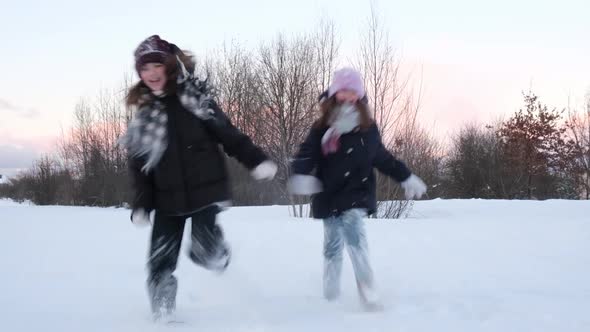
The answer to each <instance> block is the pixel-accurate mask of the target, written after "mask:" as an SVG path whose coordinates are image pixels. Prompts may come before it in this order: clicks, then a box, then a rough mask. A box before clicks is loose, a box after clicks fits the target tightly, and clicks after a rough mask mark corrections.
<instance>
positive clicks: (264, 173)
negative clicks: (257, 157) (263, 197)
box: [250, 160, 277, 180]
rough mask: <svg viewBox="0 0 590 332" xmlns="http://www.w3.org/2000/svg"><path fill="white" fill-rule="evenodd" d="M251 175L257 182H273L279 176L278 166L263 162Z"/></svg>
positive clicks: (267, 161) (268, 161) (270, 162)
mask: <svg viewBox="0 0 590 332" xmlns="http://www.w3.org/2000/svg"><path fill="white" fill-rule="evenodd" d="M250 174H251V175H252V177H253V178H254V179H256V180H272V179H273V178H274V177H275V174H277V164H275V163H274V162H272V161H270V160H266V161H263V162H261V163H260V165H258V166H256V168H254V169H253V170H252V172H251V173H250Z"/></svg>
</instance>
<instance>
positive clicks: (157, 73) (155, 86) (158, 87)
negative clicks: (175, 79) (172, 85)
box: [139, 62, 166, 92]
mask: <svg viewBox="0 0 590 332" xmlns="http://www.w3.org/2000/svg"><path fill="white" fill-rule="evenodd" d="M139 77H141V80H142V81H143V83H145V85H147V87H148V88H150V90H152V92H162V91H164V86H166V66H164V64H162V63H157V62H149V63H146V64H145V65H143V66H141V68H140V69H139Z"/></svg>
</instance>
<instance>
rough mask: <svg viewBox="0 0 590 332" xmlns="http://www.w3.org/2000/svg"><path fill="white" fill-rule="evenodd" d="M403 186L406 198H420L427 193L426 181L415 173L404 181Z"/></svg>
mask: <svg viewBox="0 0 590 332" xmlns="http://www.w3.org/2000/svg"><path fill="white" fill-rule="evenodd" d="M402 188H404V192H405V194H406V199H415V198H416V199H418V198H420V197H422V195H424V194H425V193H426V189H427V187H426V184H425V183H424V181H422V179H420V178H419V177H417V176H416V175H414V174H412V175H410V177H409V178H407V179H406V180H405V181H404V182H402Z"/></svg>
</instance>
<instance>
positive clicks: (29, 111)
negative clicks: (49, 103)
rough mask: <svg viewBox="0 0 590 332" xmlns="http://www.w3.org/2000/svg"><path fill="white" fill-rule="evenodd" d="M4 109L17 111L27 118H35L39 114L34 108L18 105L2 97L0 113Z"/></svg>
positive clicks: (0, 99)
mask: <svg viewBox="0 0 590 332" xmlns="http://www.w3.org/2000/svg"><path fill="white" fill-rule="evenodd" d="M3 111H8V112H12V113H16V114H18V115H20V116H23V117H25V118H33V117H36V116H38V115H39V111H38V110H36V109H34V108H26V107H22V106H18V105H15V104H13V103H11V102H9V101H7V100H6V99H3V98H0V113H1V112H3Z"/></svg>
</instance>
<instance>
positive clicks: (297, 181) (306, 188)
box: [287, 174, 322, 195]
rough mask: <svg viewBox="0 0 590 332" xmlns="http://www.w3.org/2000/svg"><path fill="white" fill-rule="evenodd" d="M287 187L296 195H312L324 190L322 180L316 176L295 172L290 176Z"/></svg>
mask: <svg viewBox="0 0 590 332" xmlns="http://www.w3.org/2000/svg"><path fill="white" fill-rule="evenodd" d="M287 189H288V190H289V192H290V193H291V194H295V195H311V194H315V193H319V192H321V191H322V182H320V180H319V179H318V178H316V177H315V176H311V175H301V174H295V175H293V176H292V177H291V178H289V182H287Z"/></svg>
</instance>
